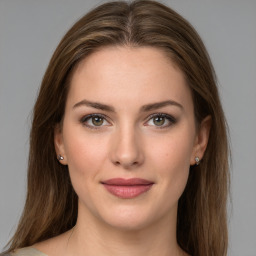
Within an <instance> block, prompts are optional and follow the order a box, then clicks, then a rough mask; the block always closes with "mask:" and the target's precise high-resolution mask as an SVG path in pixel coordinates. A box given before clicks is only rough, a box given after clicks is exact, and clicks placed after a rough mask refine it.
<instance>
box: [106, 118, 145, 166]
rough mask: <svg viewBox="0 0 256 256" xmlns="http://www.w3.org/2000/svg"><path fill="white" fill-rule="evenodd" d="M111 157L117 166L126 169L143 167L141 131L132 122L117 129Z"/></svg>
mask: <svg viewBox="0 0 256 256" xmlns="http://www.w3.org/2000/svg"><path fill="white" fill-rule="evenodd" d="M113 136H114V143H113V145H112V146H113V147H112V152H111V157H112V162H113V163H114V164H115V165H121V166H122V167H124V168H131V167H133V166H138V165H141V164H142V163H143V161H144V155H143V149H142V145H141V136H140V131H139V129H138V128H137V127H136V126H135V125H133V124H132V123H131V122H126V123H125V124H123V125H121V126H119V127H118V128H117V129H116V132H115V134H113Z"/></svg>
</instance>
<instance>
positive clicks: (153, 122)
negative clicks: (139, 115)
mask: <svg viewBox="0 0 256 256" xmlns="http://www.w3.org/2000/svg"><path fill="white" fill-rule="evenodd" d="M174 123H176V119H175V118H174V117H172V116H170V115H167V114H163V113H157V114H153V115H151V116H150V117H149V120H148V121H147V124H146V125H149V126H156V127H158V128H165V127H169V126H171V125H172V124H174Z"/></svg>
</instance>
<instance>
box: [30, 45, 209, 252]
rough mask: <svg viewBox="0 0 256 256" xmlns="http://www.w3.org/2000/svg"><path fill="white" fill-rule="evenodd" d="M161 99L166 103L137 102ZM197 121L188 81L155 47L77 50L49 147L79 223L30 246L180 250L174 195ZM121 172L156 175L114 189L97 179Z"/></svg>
mask: <svg viewBox="0 0 256 256" xmlns="http://www.w3.org/2000/svg"><path fill="white" fill-rule="evenodd" d="M165 101H172V104H166V105H163V106H158V107H156V106H155V108H153V107H152V106H151V108H149V107H148V108H147V109H146V107H145V106H149V105H152V104H154V103H159V102H165ZM88 102H93V103H97V104H104V106H105V105H106V106H108V108H110V109H98V106H99V105H95V104H89V105H88ZM173 102H174V103H173ZM143 106H144V107H143ZM101 108H102V106H101ZM110 110H111V111H110ZM159 113H162V114H165V115H167V117H166V116H159ZM91 114H98V115H99V114H100V115H101V116H100V117H98V118H99V119H98V120H97V119H95V117H94V118H90V117H88V115H91ZM152 115H154V117H152ZM168 118H169V119H168ZM196 127H198V126H196V121H195V117H194V110H193V100H192V95H191V91H190V89H189V87H188V86H187V84H186V82H185V78H184V76H183V73H182V72H181V71H180V70H179V69H178V68H177V67H176V66H175V65H174V63H172V61H171V60H170V59H169V58H167V57H166V55H165V53H164V52H163V51H161V50H159V49H157V48H152V47H139V48H131V47H107V48H106V47H105V48H102V49H100V50H99V51H97V52H96V53H93V54H92V55H90V56H89V57H87V58H86V59H84V60H83V61H82V62H81V63H79V65H78V66H77V68H76V70H75V72H74V74H73V77H72V80H71V85H70V90H69V93H68V98H67V102H66V107H65V115H64V118H63V124H62V127H59V126H58V127H56V129H55V147H56V153H57V154H60V155H62V156H63V157H64V160H62V161H61V163H62V164H65V165H68V167H69V172H70V177H71V181H72V184H73V187H74V189H75V191H76V193H77V195H78V198H79V208H78V220H77V224H76V226H75V228H74V230H73V231H69V232H67V233H65V234H63V235H61V236H58V237H56V238H53V239H49V240H47V241H45V242H42V243H39V244H37V245H35V246H34V247H36V248H38V249H39V250H41V251H43V252H45V253H46V254H48V255H49V256H57V255H78V256H79V255H85V256H87V255H104V256H105V255H111V256H113V255H114V256H115V255H122V256H126V255H133V256H136V255H144V254H147V255H151V256H153V255H159V252H161V255H166V256H167V255H169V256H170V255H172V256H175V255H177V256H178V255H187V254H185V252H183V251H182V250H181V249H180V248H179V246H178V244H177V241H176V221H177V206H178V200H179V198H180V196H181V194H182V192H183V191H184V188H185V186H186V182H187V179H188V174H189V168H190V166H191V165H194V164H195V157H196V156H198V157H199V158H200V159H202V157H203V154H204V151H205V149H206V146H207V141H208V136H209V130H210V118H209V117H207V118H206V119H204V120H203V122H202V123H201V124H200V125H199V128H196ZM120 177H121V178H126V179H128V178H134V177H136V178H142V179H146V180H150V181H152V182H153V183H154V185H153V186H152V187H151V189H150V190H149V191H147V192H146V193H143V194H141V195H139V196H138V197H136V198H133V199H123V198H118V197H116V196H114V195H112V194H110V193H109V192H108V191H107V190H106V189H105V187H104V186H103V185H102V183H101V182H102V181H104V180H107V179H112V178H120ZM156 234H157V235H156Z"/></svg>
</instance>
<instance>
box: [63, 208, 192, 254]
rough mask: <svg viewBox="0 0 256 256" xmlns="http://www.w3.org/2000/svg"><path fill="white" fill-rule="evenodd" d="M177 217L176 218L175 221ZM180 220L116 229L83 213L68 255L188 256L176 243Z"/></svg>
mask: <svg viewBox="0 0 256 256" xmlns="http://www.w3.org/2000/svg"><path fill="white" fill-rule="evenodd" d="M174 217H175V218H174ZM176 218H177V216H176V215H175V216H166V217H165V218H162V219H161V220H159V221H157V222H155V223H153V224H151V226H147V227H144V228H143V227H142V228H140V229H132V230H131V229H130V230H129V229H123V228H116V227H113V226H111V225H108V224H106V223H103V222H100V221H99V220H98V219H97V218H95V217H94V216H91V215H90V216H88V215H87V216H84V214H82V213H81V211H79V214H78V220H77V224H76V226H75V228H74V230H73V232H72V235H71V236H70V239H69V241H68V247H67V255H72V256H73V255H76V256H80V255H81V256H82V255H83V256H89V255H99V256H101V255H104V256H110V255H111V256H117V255H118V256H128V255H129V256H130V255H133V256H141V255H147V256H159V255H160V254H161V256H184V255H187V254H185V253H184V252H183V251H182V250H181V249H180V247H179V246H178V244H177V241H176Z"/></svg>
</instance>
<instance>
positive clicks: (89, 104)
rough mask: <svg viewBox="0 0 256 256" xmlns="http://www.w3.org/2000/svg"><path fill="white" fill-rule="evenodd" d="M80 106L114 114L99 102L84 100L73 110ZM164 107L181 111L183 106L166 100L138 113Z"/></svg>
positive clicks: (110, 107) (152, 104) (148, 106)
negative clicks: (176, 108)
mask: <svg viewBox="0 0 256 256" xmlns="http://www.w3.org/2000/svg"><path fill="white" fill-rule="evenodd" d="M81 106H87V107H92V108H95V109H100V110H104V111H108V112H115V109H114V107H112V106H109V105H106V104H102V103H99V102H92V101H89V100H85V99H84V100H82V101H79V102H78V103H76V104H75V105H74V106H73V109H75V108H77V107H81ZM166 106H176V107H179V108H181V109H183V106H182V105H181V104H180V103H178V102H176V101H173V100H166V101H161V102H156V103H151V104H147V105H144V106H142V107H141V108H140V111H141V112H148V111H152V110H156V109H159V108H162V107H166Z"/></svg>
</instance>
